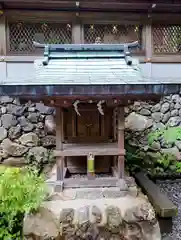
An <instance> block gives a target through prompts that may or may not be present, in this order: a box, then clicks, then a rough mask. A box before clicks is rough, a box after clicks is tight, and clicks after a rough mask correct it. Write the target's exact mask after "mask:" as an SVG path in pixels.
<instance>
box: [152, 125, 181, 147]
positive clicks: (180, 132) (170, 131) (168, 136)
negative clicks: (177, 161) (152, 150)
mask: <svg viewBox="0 0 181 240" xmlns="http://www.w3.org/2000/svg"><path fill="white" fill-rule="evenodd" d="M159 139H163V140H164V141H165V142H166V143H173V142H175V141H177V140H181V127H169V128H167V129H162V130H156V131H154V132H151V133H150V134H148V143H149V144H150V145H151V144H152V143H153V142H154V141H158V140H159Z"/></svg>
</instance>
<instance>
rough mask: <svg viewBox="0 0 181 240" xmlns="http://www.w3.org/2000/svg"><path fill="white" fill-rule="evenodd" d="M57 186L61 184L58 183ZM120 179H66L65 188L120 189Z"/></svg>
mask: <svg viewBox="0 0 181 240" xmlns="http://www.w3.org/2000/svg"><path fill="white" fill-rule="evenodd" d="M47 183H48V184H51V183H52V184H53V182H47ZM56 184H57V185H58V184H59V182H57V183H56ZM60 184H61V183H60ZM118 186H119V181H118V178H115V177H110V178H109V177H108V178H106V177H105V178H95V179H93V180H89V179H86V178H84V179H83V178H77V179H75V178H68V179H64V188H97V187H118Z"/></svg>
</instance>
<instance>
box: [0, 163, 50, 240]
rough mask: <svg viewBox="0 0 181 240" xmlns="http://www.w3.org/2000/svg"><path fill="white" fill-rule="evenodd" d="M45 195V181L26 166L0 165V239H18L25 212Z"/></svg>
mask: <svg viewBox="0 0 181 240" xmlns="http://www.w3.org/2000/svg"><path fill="white" fill-rule="evenodd" d="M45 195H46V188H45V181H44V178H43V176H38V172H37V171H36V170H35V171H32V170H30V169H27V168H21V169H20V168H7V167H4V166H1V167H0V239H3V240H10V239H16V240H17V239H20V235H21V230H22V222H23V217H24V214H25V213H29V212H31V211H34V210H36V209H37V208H38V207H39V205H40V204H41V202H42V201H43V199H44V198H45Z"/></svg>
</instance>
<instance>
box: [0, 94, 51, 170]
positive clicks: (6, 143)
mask: <svg viewBox="0 0 181 240" xmlns="http://www.w3.org/2000/svg"><path fill="white" fill-rule="evenodd" d="M52 114H54V109H53V108H50V107H46V106H44V105H43V104H42V103H37V104H32V103H31V102H28V103H26V104H20V102H19V100H18V99H13V98H10V97H7V96H4V97H1V98H0V161H1V163H3V164H7V165H14V166H19V165H22V164H25V161H26V157H25V156H28V155H29V156H30V155H31V156H32V155H33V156H35V157H36V160H37V161H40V160H42V159H44V161H46V158H48V150H49V149H52V148H54V147H55V134H54V131H53V129H52V131H51V128H48V127H46V125H47V124H48V123H49V120H51V118H52Z"/></svg>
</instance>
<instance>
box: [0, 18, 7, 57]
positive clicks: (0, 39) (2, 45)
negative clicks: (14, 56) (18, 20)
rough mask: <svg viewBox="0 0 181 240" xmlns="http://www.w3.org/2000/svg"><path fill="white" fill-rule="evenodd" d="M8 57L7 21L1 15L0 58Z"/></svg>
mask: <svg viewBox="0 0 181 240" xmlns="http://www.w3.org/2000/svg"><path fill="white" fill-rule="evenodd" d="M5 55H6V19H5V16H4V15H1V14H0V56H5Z"/></svg>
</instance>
